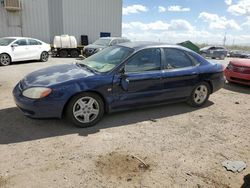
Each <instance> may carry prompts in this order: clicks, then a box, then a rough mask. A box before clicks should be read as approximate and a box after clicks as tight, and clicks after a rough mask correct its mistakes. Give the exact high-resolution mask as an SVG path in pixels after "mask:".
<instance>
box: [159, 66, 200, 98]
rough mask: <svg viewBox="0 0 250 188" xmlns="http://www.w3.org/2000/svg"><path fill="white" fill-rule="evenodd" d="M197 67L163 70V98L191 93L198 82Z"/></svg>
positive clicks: (183, 96) (185, 95)
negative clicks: (164, 93)
mask: <svg viewBox="0 0 250 188" xmlns="http://www.w3.org/2000/svg"><path fill="white" fill-rule="evenodd" d="M198 81H199V76H198V68H197V67H189V68H184V69H179V70H165V71H164V72H163V84H164V86H163V87H164V91H165V92H166V93H167V95H165V99H178V98H185V97H188V96H190V95H191V92H192V89H193V87H194V86H195V85H196V84H197V83H198Z"/></svg>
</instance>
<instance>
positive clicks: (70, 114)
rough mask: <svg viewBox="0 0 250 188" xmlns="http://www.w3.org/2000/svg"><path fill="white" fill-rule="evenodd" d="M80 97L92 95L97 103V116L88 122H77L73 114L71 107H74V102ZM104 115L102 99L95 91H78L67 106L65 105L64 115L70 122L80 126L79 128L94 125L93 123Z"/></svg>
mask: <svg viewBox="0 0 250 188" xmlns="http://www.w3.org/2000/svg"><path fill="white" fill-rule="evenodd" d="M82 97H92V98H94V99H95V100H96V101H97V102H98V104H99V109H100V111H99V114H98V116H97V118H96V119H95V120H94V121H92V122H90V123H81V122H79V121H78V120H77V119H76V118H75V117H74V115H73V107H74V104H75V103H76V101H77V100H78V99H80V98H82ZM103 115H104V102H103V100H102V98H101V97H100V96H99V95H97V94H95V93H90V92H84V93H80V94H78V95H76V96H74V97H73V98H72V99H71V100H70V101H69V103H68V105H67V107H66V117H67V119H68V120H69V121H70V122H73V123H74V124H75V125H76V126H78V127H80V128H86V127H91V126H94V125H95V124H97V123H98V122H99V121H100V120H101V118H102V117H103Z"/></svg>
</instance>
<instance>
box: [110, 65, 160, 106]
mask: <svg viewBox="0 0 250 188" xmlns="http://www.w3.org/2000/svg"><path fill="white" fill-rule="evenodd" d="M113 91H114V93H115V97H116V102H115V104H114V106H113V107H114V108H115V107H121V106H124V107H125V106H130V105H136V104H139V105H143V104H147V103H150V102H155V101H160V100H162V99H163V84H162V71H160V70H159V71H152V72H147V73H131V74H126V75H124V76H121V75H115V77H114V82H113Z"/></svg>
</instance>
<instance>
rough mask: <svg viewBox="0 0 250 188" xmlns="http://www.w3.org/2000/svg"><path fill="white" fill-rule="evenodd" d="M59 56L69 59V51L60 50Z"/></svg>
mask: <svg viewBox="0 0 250 188" xmlns="http://www.w3.org/2000/svg"><path fill="white" fill-rule="evenodd" d="M59 56H60V57H63V58H65V57H68V51H67V50H60V51H59Z"/></svg>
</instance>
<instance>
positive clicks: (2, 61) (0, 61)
mask: <svg viewBox="0 0 250 188" xmlns="http://www.w3.org/2000/svg"><path fill="white" fill-rule="evenodd" d="M10 64H11V57H10V56H9V55H8V54H0V65H2V66H8V65H10Z"/></svg>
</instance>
